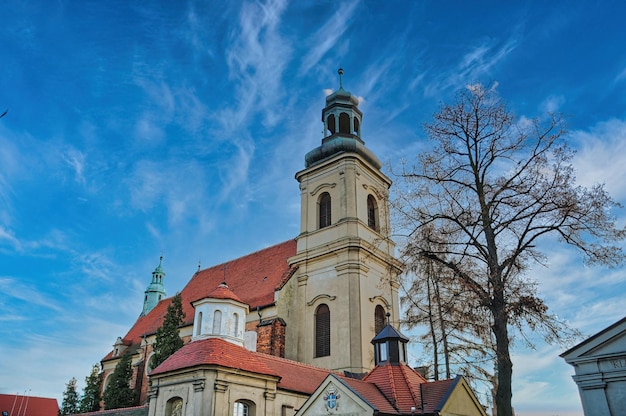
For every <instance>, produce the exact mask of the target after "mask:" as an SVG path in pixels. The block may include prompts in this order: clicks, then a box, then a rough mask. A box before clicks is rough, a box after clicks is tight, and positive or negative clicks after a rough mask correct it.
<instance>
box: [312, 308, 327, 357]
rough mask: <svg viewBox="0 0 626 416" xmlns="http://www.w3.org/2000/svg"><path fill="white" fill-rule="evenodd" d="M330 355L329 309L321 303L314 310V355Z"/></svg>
mask: <svg viewBox="0 0 626 416" xmlns="http://www.w3.org/2000/svg"><path fill="white" fill-rule="evenodd" d="M328 355H330V309H328V305H325V304H321V305H320V306H318V307H317V309H316V310H315V357H326V356H328Z"/></svg>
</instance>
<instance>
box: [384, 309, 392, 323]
mask: <svg viewBox="0 0 626 416" xmlns="http://www.w3.org/2000/svg"><path fill="white" fill-rule="evenodd" d="M385 316H387V325H391V322H390V317H391V314H390V313H389V312H387V313H386V314H385Z"/></svg>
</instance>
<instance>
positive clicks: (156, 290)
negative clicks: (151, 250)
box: [141, 256, 166, 316]
mask: <svg viewBox="0 0 626 416" xmlns="http://www.w3.org/2000/svg"><path fill="white" fill-rule="evenodd" d="M162 264H163V256H161V257H160V258H159V265H158V266H157V267H156V268H155V269H154V271H153V272H152V282H150V284H149V285H148V287H147V288H146V291H145V292H144V293H145V296H144V299H143V311H142V312H141V316H144V315H147V314H148V312H150V311H151V310H152V309H154V307H155V306H156V305H157V303H159V302H160V301H161V299H163V298H165V296H166V293H165V286H164V285H163V278H164V277H165V272H164V271H163V265H162Z"/></svg>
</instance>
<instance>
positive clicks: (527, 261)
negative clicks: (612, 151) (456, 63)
mask: <svg viewBox="0 0 626 416" xmlns="http://www.w3.org/2000/svg"><path fill="white" fill-rule="evenodd" d="M425 127H426V131H427V133H428V136H429V138H430V139H431V140H433V141H434V144H435V145H434V147H433V150H432V151H430V152H427V153H424V154H422V155H420V156H419V158H418V163H416V165H415V166H412V167H410V168H409V167H406V166H405V168H404V171H403V172H402V173H401V174H400V176H401V178H402V179H403V181H404V191H403V192H401V193H400V194H399V196H398V199H397V200H396V201H395V206H396V208H397V209H399V210H400V213H401V215H402V217H403V218H404V221H405V222H404V224H403V225H404V226H405V227H411V228H412V229H413V232H412V233H411V235H409V237H408V238H407V243H406V247H405V252H406V253H410V255H411V257H412V258H415V259H416V258H426V259H430V260H432V261H434V262H435V263H437V264H439V265H441V266H443V267H445V268H446V269H448V270H449V271H450V272H451V273H452V275H453V276H454V278H455V279H456V280H457V281H458V282H459V283H460V285H461V287H462V288H463V290H465V291H468V292H469V293H471V294H472V296H474V297H475V299H476V302H477V307H478V308H480V309H482V310H483V311H485V312H486V316H488V322H485V323H487V324H488V325H489V326H490V329H491V331H492V333H493V338H494V340H495V356H496V365H495V369H496V372H497V383H496V384H497V386H496V397H495V402H496V403H495V405H496V408H497V412H498V415H500V416H510V415H512V407H511V397H512V393H511V380H512V374H513V365H512V362H511V356H510V353H509V349H510V340H511V338H510V337H511V334H512V332H511V331H513V330H514V329H516V330H519V331H521V333H523V330H524V329H525V328H528V329H530V330H532V331H537V332H539V333H541V334H542V335H543V336H544V338H545V340H546V341H547V342H553V341H559V340H562V339H563V337H564V336H566V334H568V332H567V330H568V328H567V326H566V325H564V323H563V322H561V321H559V319H558V318H557V317H556V316H554V315H552V314H550V313H549V312H548V307H547V305H546V304H545V303H544V301H543V300H542V299H541V298H539V297H538V295H537V290H536V282H535V281H534V280H532V279H531V278H528V277H527V276H526V275H525V272H526V271H527V270H528V268H529V267H530V266H531V265H533V264H535V265H536V264H543V263H544V261H545V257H544V255H543V254H542V252H541V251H540V250H539V249H538V243H539V242H540V241H542V240H545V239H546V238H548V237H550V236H555V237H558V238H559V239H560V241H562V242H565V243H567V244H570V245H572V246H574V247H575V248H577V249H579V250H580V252H581V253H582V254H583V255H584V257H585V259H586V260H587V261H588V262H590V263H601V264H604V265H608V266H615V265H617V264H620V263H621V262H623V260H624V254H623V252H622V250H621V248H620V246H619V244H618V243H619V242H620V241H622V240H623V239H624V238H625V237H626V230H624V229H618V228H617V227H616V225H615V219H614V217H613V216H612V215H611V213H610V209H611V208H614V207H616V206H618V204H617V203H616V202H615V201H614V200H613V199H612V198H611V197H610V196H609V195H608V193H607V192H606V191H605V190H604V187H603V185H601V184H599V185H595V186H593V187H592V188H585V187H581V186H578V185H576V183H575V175H574V169H573V167H572V165H571V160H572V156H573V151H572V150H571V149H570V148H569V147H568V146H567V144H566V143H565V141H564V140H563V139H564V135H565V131H564V129H563V120H562V118H561V117H559V116H556V115H554V114H549V115H548V117H547V120H546V121H543V122H542V121H540V120H527V119H524V120H520V121H516V120H515V118H514V117H513V115H512V114H511V112H510V111H509V110H508V109H507V108H506V106H505V104H504V103H503V102H502V100H501V99H500V98H499V97H498V96H497V94H496V92H495V90H494V89H493V88H491V89H486V88H485V87H483V86H482V85H473V86H469V87H468V88H467V89H465V90H463V91H461V92H460V93H459V95H458V96H457V99H456V101H455V102H454V103H452V104H444V105H442V107H441V109H440V111H439V112H438V113H437V114H435V115H434V120H433V122H432V123H430V124H427V125H426V126H425ZM401 188H402V187H401ZM425 227H430V228H432V230H433V233H430V234H429V233H420V232H419V231H420V230H421V229H423V228H425ZM429 235H430V236H432V238H431V237H429ZM424 236H426V237H424ZM433 243H436V244H433ZM476 317H480V313H477V314H476ZM569 333H570V334H571V332H569Z"/></svg>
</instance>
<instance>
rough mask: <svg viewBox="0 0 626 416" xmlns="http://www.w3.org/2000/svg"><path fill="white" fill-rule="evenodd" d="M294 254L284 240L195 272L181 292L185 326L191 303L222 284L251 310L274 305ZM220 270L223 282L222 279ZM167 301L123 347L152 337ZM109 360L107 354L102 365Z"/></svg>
mask: <svg viewBox="0 0 626 416" xmlns="http://www.w3.org/2000/svg"><path fill="white" fill-rule="evenodd" d="M295 254H296V241H295V240H288V241H285V242H283V243H280V244H277V245H275V246H272V247H269V248H266V249H263V250H259V251H257V252H254V253H251V254H248V255H246V256H243V257H240V258H238V259H235V260H231V261H229V262H227V263H223V264H219V265H216V266H213V267H210V268H208V269H204V270H200V271H198V272H196V273H195V274H194V275H193V276H192V277H191V280H190V281H189V282H188V283H187V285H186V286H185V287H184V288H183V290H182V291H181V296H182V303H183V312H185V325H192V324H193V317H194V309H193V307H192V306H191V302H193V301H196V300H199V299H202V298H205V297H208V295H209V294H210V293H211V292H212V291H214V290H215V289H216V288H217V287H218V286H219V285H220V283H222V282H223V281H224V280H226V283H227V284H228V287H229V289H230V290H231V291H232V293H233V294H234V295H235V296H236V297H237V298H238V299H240V301H241V302H242V303H245V304H248V305H249V307H250V309H251V310H254V309H256V308H257V307H264V306H268V305H271V304H273V303H274V291H275V290H276V289H277V288H280V287H282V285H284V284H285V282H286V281H287V280H288V279H289V278H290V277H291V276H292V275H293V273H294V272H295V269H294V268H290V267H289V264H288V263H287V259H288V258H289V257H291V256H294V255H295ZM224 269H225V270H226V278H225V279H224ZM170 302H171V298H167V299H164V300H162V301H161V302H159V303H158V304H157V305H156V306H155V307H154V309H152V310H151V311H150V312H149V313H148V314H147V315H145V316H140V317H139V318H138V319H137V321H135V324H134V325H133V327H132V328H131V329H130V330H129V331H128V333H127V334H126V335H125V336H124V337H123V339H124V343H125V344H128V345H132V347H131V350H132V348H137V347H138V346H139V345H140V343H141V337H142V336H143V335H149V334H154V333H155V332H156V330H157V329H158V328H159V327H160V326H161V324H162V323H163V318H164V317H165V314H166V312H167V306H168V305H169V304H170ZM112 357H113V352H112V351H111V352H110V353H109V354H108V355H107V356H106V357H104V358H103V361H106V360H109V359H111V358H112Z"/></svg>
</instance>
